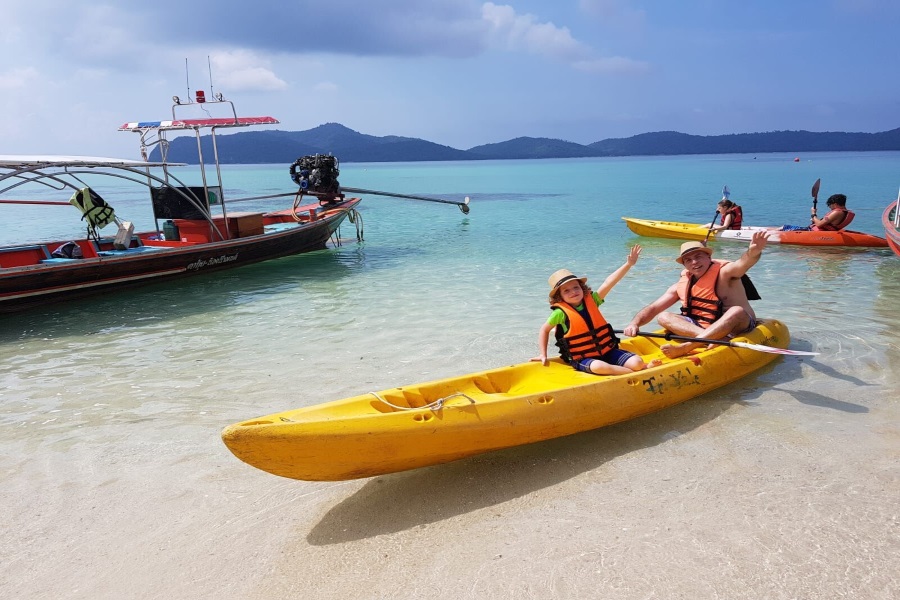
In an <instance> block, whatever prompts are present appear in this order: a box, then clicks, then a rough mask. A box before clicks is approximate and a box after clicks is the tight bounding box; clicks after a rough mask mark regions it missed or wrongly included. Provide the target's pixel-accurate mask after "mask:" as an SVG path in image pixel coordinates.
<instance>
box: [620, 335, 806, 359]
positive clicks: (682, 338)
mask: <svg viewBox="0 0 900 600" xmlns="http://www.w3.org/2000/svg"><path fill="white" fill-rule="evenodd" d="M614 333H625V332H624V331H621V330H614ZM638 335H640V336H643V337H652V338H662V339H664V340H678V341H681V342H697V343H700V344H719V345H721V346H730V347H732V348H746V349H747V350H756V351H757V352H768V353H770V354H793V355H796V356H817V355H818V354H819V353H818V352H806V351H804V350H788V349H786V348H775V347H772V346H763V345H762V344H750V343H747V342H729V341H728V340H714V339H712V338H695V337H686V336H683V335H675V334H673V333H669V332H666V333H645V332H643V331H638V332H637V333H636V334H635V336H638Z"/></svg>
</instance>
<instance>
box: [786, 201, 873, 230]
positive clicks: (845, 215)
mask: <svg viewBox="0 0 900 600" xmlns="http://www.w3.org/2000/svg"><path fill="white" fill-rule="evenodd" d="M825 204H826V205H827V206H828V214H826V215H825V216H824V217H822V218H821V219H820V218H819V216H818V215H817V214H816V209H815V208H811V209H810V210H809V227H803V226H801V225H785V226H784V227H782V228H781V231H840V230H841V229H845V228H846V227H847V226H848V225H849V224H850V222H851V221H852V220H853V217H855V216H856V213H854V212H853V211H852V210H848V209H847V196H845V195H844V194H832V195H831V196H829V197H828V201H827V202H826V203H825Z"/></svg>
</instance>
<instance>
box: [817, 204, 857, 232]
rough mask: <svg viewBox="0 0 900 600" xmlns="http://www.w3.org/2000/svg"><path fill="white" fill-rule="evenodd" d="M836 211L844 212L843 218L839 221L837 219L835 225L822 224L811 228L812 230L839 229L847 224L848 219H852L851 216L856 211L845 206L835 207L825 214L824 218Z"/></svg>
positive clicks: (854, 214)
mask: <svg viewBox="0 0 900 600" xmlns="http://www.w3.org/2000/svg"><path fill="white" fill-rule="evenodd" d="M836 212H840V213H844V218H843V219H841V220H840V221H838V223H837V225H830V224H829V225H823V226H821V227H813V228H812V230H813V231H839V230H841V229H843V228H845V227H846V226H847V225H849V224H850V221H852V220H853V217H855V216H856V213H855V212H853V211H852V210H847V209H846V208H836V209H834V210H832V211H830V212H829V213H828V214H827V215H825V217H824V218H825V219H827V218H828V217H829V216H831V215H833V214H834V213H836Z"/></svg>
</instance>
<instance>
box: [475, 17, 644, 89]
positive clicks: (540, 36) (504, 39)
mask: <svg viewBox="0 0 900 600" xmlns="http://www.w3.org/2000/svg"><path fill="white" fill-rule="evenodd" d="M481 13H482V17H483V18H484V20H485V21H486V22H487V23H488V24H489V25H490V27H491V34H492V36H493V41H494V42H495V43H496V44H498V45H500V46H502V47H504V48H505V49H506V50H509V51H513V52H516V51H525V52H528V53H531V54H536V55H539V56H546V57H548V58H551V59H554V60H558V61H561V62H565V63H568V64H569V65H570V66H571V67H572V68H574V69H577V70H579V71H585V72H589V73H613V74H618V73H632V74H634V73H637V74H640V73H646V72H647V71H649V65H648V64H647V63H645V62H642V61H639V60H634V59H630V58H626V57H621V56H613V57H598V56H597V54H596V52H595V51H594V50H593V49H592V48H591V47H590V46H589V45H587V44H585V43H583V42H580V41H579V40H577V39H575V37H573V36H572V32H571V31H570V30H569V28H568V27H558V26H556V25H554V24H553V23H551V22H549V21H548V22H545V23H542V22H540V21H538V19H537V17H535V16H534V15H530V14H524V15H520V14H517V13H516V11H515V9H514V8H513V7H512V6H509V5H499V4H494V3H493V2H485V3H484V4H483V5H482V8H481Z"/></svg>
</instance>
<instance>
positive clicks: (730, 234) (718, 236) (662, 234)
mask: <svg viewBox="0 0 900 600" xmlns="http://www.w3.org/2000/svg"><path fill="white" fill-rule="evenodd" d="M622 219H623V220H624V221H625V223H626V224H627V225H628V228H629V229H630V230H631V231H633V232H634V233H636V234H637V235H642V236H645V237H658V238H668V239H679V240H700V241H703V240H706V239H709V240H712V241H723V242H749V241H750V238H751V237H752V236H753V234H754V233H756V232H757V231H769V232H770V233H769V243H771V244H782V245H785V246H848V247H862V248H884V247H886V246H887V245H888V243H887V241H886V240H885V239H884V238H881V237H878V236H875V235H870V234H868V233H862V232H859V231H848V230H846V229H845V230H843V231H779V230H778V228H777V227H742V228H741V229H726V230H723V231H714V232H712V233H710V234H709V236H707V233H708V232H709V229H707V228H706V227H704V226H703V225H701V224H698V223H679V222H676V221H654V220H650V219H635V218H631V217H622Z"/></svg>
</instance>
